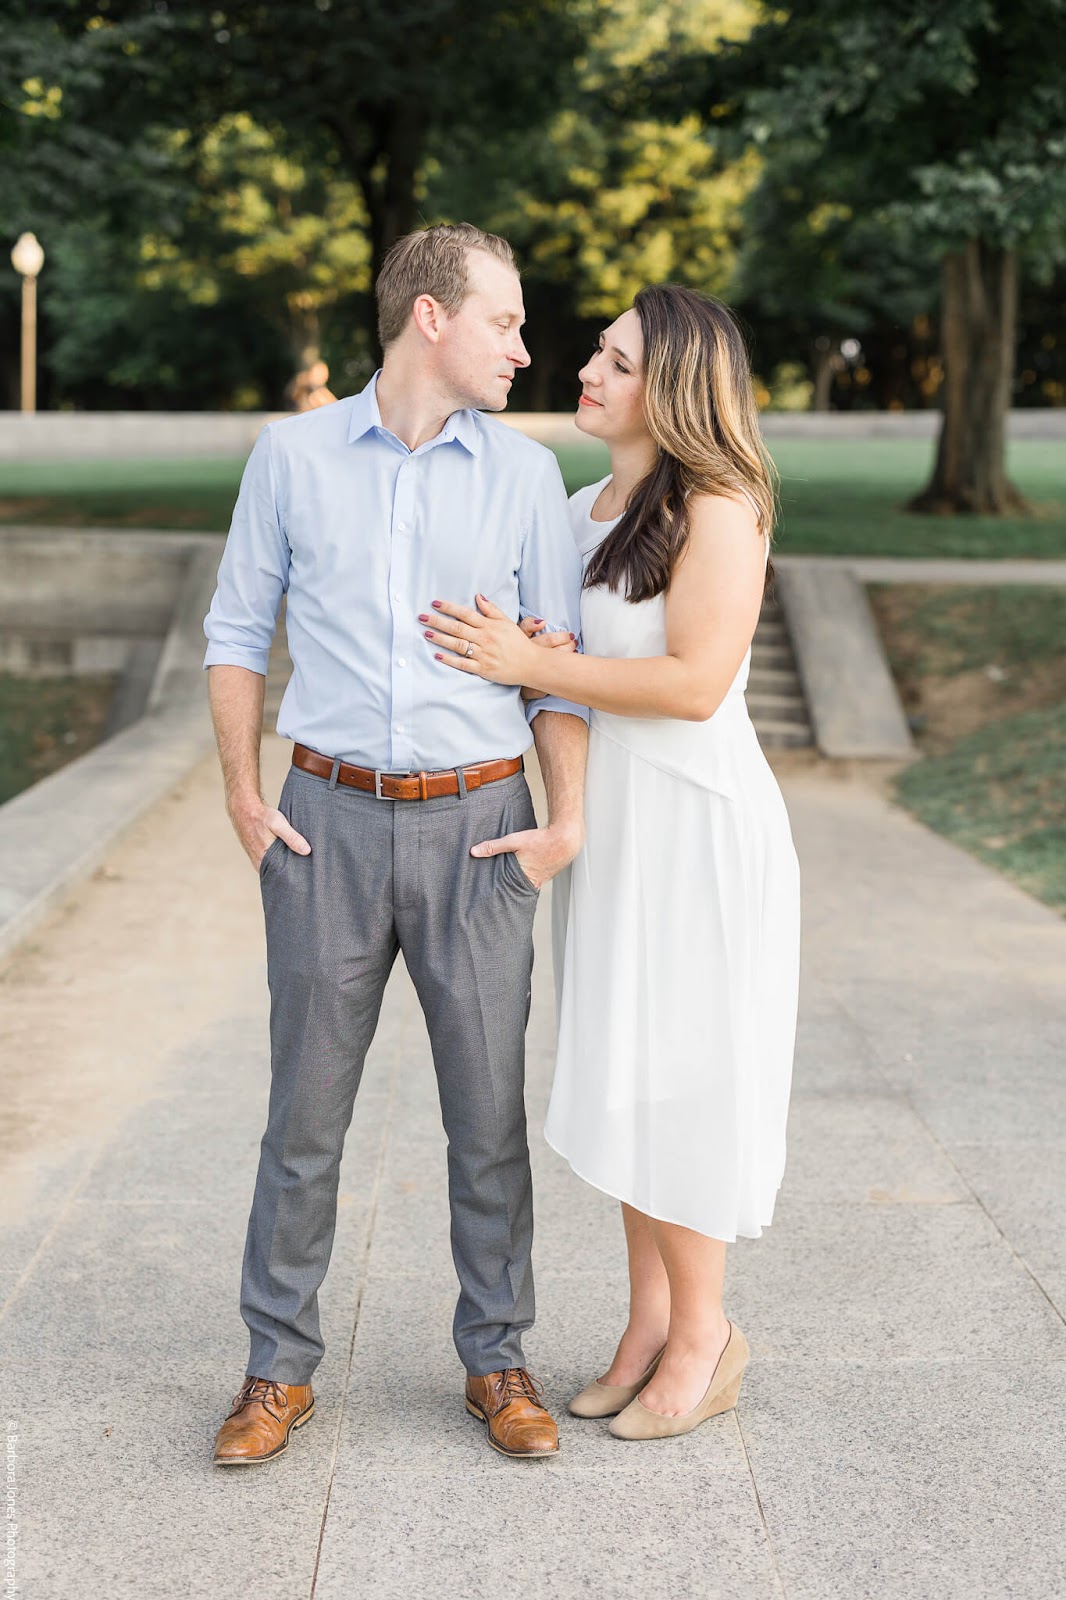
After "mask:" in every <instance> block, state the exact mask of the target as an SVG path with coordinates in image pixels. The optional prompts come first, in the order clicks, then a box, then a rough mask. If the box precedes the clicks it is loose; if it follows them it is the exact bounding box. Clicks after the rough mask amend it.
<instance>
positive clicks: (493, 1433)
mask: <svg viewBox="0 0 1066 1600" xmlns="http://www.w3.org/2000/svg"><path fill="white" fill-rule="evenodd" d="M543 1393H544V1391H543V1389H542V1388H541V1386H540V1384H539V1383H536V1382H535V1381H534V1380H533V1379H532V1378H531V1377H530V1375H529V1373H528V1372H527V1371H526V1369H525V1367H507V1368H506V1369H505V1371H503V1372H490V1373H488V1374H487V1375H486V1376H485V1377H484V1378H473V1377H469V1376H468V1377H467V1380H466V1409H467V1410H468V1411H469V1413H470V1415H471V1416H472V1417H478V1418H480V1420H481V1421H482V1422H484V1423H485V1424H486V1425H487V1427H488V1430H489V1444H491V1446H492V1448H493V1449H494V1450H498V1451H499V1452H500V1454H501V1455H502V1456H513V1457H515V1458H516V1459H518V1460H525V1459H526V1458H527V1457H532V1456H557V1455H558V1454H559V1430H558V1428H557V1427H556V1426H555V1423H554V1422H553V1421H552V1419H551V1417H550V1415H549V1414H548V1411H547V1409H546V1408H545V1407H544V1406H543V1405H542V1404H541V1398H540V1397H541V1395H542V1394H543Z"/></svg>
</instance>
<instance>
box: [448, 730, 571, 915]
mask: <svg viewBox="0 0 1066 1600" xmlns="http://www.w3.org/2000/svg"><path fill="white" fill-rule="evenodd" d="M533 738H534V741H535V742H536V746H537V759H538V760H539V762H540V770H541V773H542V774H543V777H544V788H545V791H546V793H547V796H548V823H547V826H546V827H544V828H531V829H529V830H528V831H527V832H522V833H508V834H505V835H504V836H503V838H502V839H487V840H486V841H485V842H484V843H483V844H476V845H474V847H473V849H472V850H471V852H470V854H471V855H473V856H498V855H504V854H505V853H506V852H508V851H513V852H514V854H515V856H516V857H517V858H518V864H519V866H520V867H521V868H522V871H523V872H524V873H525V875H526V877H527V878H529V880H530V881H531V882H532V883H534V884H536V886H537V888H538V889H542V888H543V887H544V885H545V884H546V883H547V882H548V881H549V879H551V878H554V877H555V875H556V873H557V872H561V871H562V870H563V868H564V867H568V866H569V865H570V863H571V861H573V859H574V857H575V856H576V855H578V854H579V853H580V851H581V849H582V847H583V845H584V843H585V758H586V756H587V754H588V742H589V730H588V724H587V723H586V722H584V721H583V720H582V719H581V718H580V717H572V716H570V715H569V714H568V713H567V712H565V711H544V712H542V713H541V714H540V716H538V718H537V720H536V721H535V722H534V724H533Z"/></svg>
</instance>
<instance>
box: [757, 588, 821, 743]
mask: <svg viewBox="0 0 1066 1600" xmlns="http://www.w3.org/2000/svg"><path fill="white" fill-rule="evenodd" d="M747 701H748V711H749V713H750V714H751V720H752V722H754V724H755V731H756V733H757V734H758V735H759V742H760V744H762V745H764V746H765V747H766V748H767V749H771V748H774V749H782V748H788V747H792V748H799V747H802V746H805V745H811V744H813V743H814V736H813V734H812V732H811V724H810V720H809V718H808V716H807V704H806V701H805V700H804V698H803V690H802V688H801V686H800V681H799V677H798V675H797V672H796V661H795V657H794V655H793V653H792V643H791V640H790V639H789V636H788V630H787V628H786V627H785V619H784V616H783V615H782V612H781V607H780V606H779V605H778V603H777V601H776V600H774V599H772V598H770V597H768V598H767V599H766V600H764V601H763V608H762V613H761V615H760V617H759V626H758V627H757V628H756V630H755V640H754V643H753V644H752V649H751V673H750V675H749V677H748V693H747Z"/></svg>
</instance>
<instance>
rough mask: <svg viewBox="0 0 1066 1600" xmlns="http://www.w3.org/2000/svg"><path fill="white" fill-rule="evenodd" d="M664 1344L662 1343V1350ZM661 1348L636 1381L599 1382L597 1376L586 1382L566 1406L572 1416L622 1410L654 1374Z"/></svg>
mask: <svg viewBox="0 0 1066 1600" xmlns="http://www.w3.org/2000/svg"><path fill="white" fill-rule="evenodd" d="M665 1349H666V1346H665V1345H663V1350H665ZM663 1350H660V1351H659V1354H658V1355H657V1356H655V1357H654V1358H653V1359H652V1361H651V1363H650V1364H649V1366H648V1368H647V1370H646V1371H645V1372H642V1373H641V1375H640V1377H639V1378H638V1379H637V1381H636V1383H601V1382H600V1380H599V1378H593V1380H592V1382H591V1383H589V1384H586V1386H585V1387H584V1389H582V1391H581V1393H580V1394H575V1396H574V1398H573V1399H572V1400H571V1401H570V1404H569V1405H568V1406H567V1410H568V1411H569V1412H570V1415H571V1416H572V1417H613V1416H615V1415H616V1414H617V1413H618V1412H619V1411H624V1410H625V1408H626V1406H627V1405H629V1403H630V1401H631V1400H635V1399H636V1397H637V1395H638V1394H639V1393H640V1391H641V1390H642V1389H643V1387H644V1385H645V1384H646V1383H649V1382H650V1381H651V1379H652V1378H653V1377H654V1376H655V1371H656V1368H657V1367H658V1365H659V1362H660V1361H661V1360H662V1356H663Z"/></svg>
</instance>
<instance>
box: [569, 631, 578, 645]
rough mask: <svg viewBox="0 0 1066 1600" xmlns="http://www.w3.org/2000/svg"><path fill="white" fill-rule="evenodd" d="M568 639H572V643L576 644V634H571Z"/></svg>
mask: <svg viewBox="0 0 1066 1600" xmlns="http://www.w3.org/2000/svg"><path fill="white" fill-rule="evenodd" d="M570 637H571V639H573V641H574V643H575V644H576V643H577V634H576V633H572V634H571V635H570Z"/></svg>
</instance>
